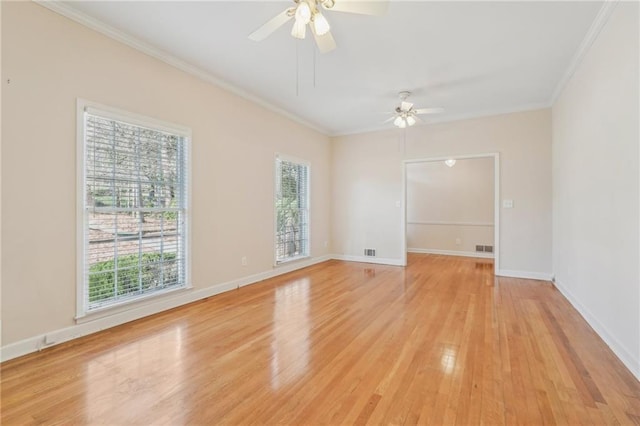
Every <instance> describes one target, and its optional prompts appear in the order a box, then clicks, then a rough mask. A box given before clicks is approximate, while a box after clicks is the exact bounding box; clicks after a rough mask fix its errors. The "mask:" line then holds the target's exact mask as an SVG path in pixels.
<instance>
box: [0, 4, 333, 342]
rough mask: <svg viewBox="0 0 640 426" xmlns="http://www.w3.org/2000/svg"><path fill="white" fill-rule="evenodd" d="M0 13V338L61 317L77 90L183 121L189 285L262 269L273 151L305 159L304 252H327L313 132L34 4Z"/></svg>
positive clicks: (43, 328) (324, 191)
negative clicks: (187, 145) (307, 216)
mask: <svg viewBox="0 0 640 426" xmlns="http://www.w3.org/2000/svg"><path fill="white" fill-rule="evenodd" d="M2 9H3V10H2V12H3V13H2V73H3V86H4V87H3V89H4V90H3V92H2V122H3V124H4V126H3V127H2V150H3V155H2V227H3V229H4V233H3V235H2V256H3V257H2V264H3V268H2V292H3V298H2V337H3V344H5V345H6V344H9V343H12V342H16V341H18V340H21V339H26V338H30V337H33V336H36V335H38V334H41V333H46V332H49V331H51V330H58V329H61V328H64V327H68V326H71V325H73V324H74V319H73V317H74V315H75V295H76V220H77V218H76V165H75V164H76V163H75V161H76V99H77V98H78V97H80V98H85V99H88V100H91V101H94V102H99V103H102V104H104V105H108V106H111V107H115V108H120V109H123V110H126V111H130V112H133V113H137V114H141V115H145V116H150V117H154V118H157V119H161V120H167V121H170V122H174V123H177V124H181V125H184V126H188V127H190V128H191V129H192V131H193V145H192V156H193V167H192V212H193V216H192V267H193V270H192V279H193V285H194V287H195V289H196V290H197V289H202V288H207V287H210V286H213V285H216V284H219V283H224V282H227V281H229V280H233V279H237V278H240V277H245V276H249V275H252V274H256V273H260V272H264V271H271V270H272V265H273V239H274V238H273V228H274V226H273V182H274V179H273V173H274V155H275V153H276V152H281V153H285V154H288V155H291V156H294V157H297V158H301V159H306V160H308V161H310V163H311V178H312V181H311V206H312V212H311V220H312V224H311V230H312V234H311V241H312V246H311V254H312V256H321V255H324V254H328V253H329V249H328V248H326V247H325V244H324V242H325V241H329V239H330V238H329V237H330V235H329V234H330V211H329V205H330V186H329V184H330V179H329V170H330V169H329V162H330V143H329V140H328V138H327V137H326V136H324V135H321V134H319V133H317V132H315V131H313V130H310V129H308V128H305V127H304V126H301V125H299V124H296V123H294V122H292V121H290V120H288V119H286V118H284V117H282V116H280V115H277V114H275V113H272V112H270V111H267V110H265V109H264V108H262V107H259V106H257V105H256V104H254V103H251V102H249V101H246V100H243V99H241V98H239V97H237V96H235V95H233V94H230V93H229V92H226V91H225V90H222V89H220V88H217V87H215V86H213V85H210V84H208V83H205V82H203V81H201V80H199V79H197V78H195V77H193V76H191V75H188V74H186V73H184V72H182V71H179V70H177V69H175V68H173V67H171V66H168V65H166V64H164V63H162V62H160V61H158V60H156V59H153V58H151V57H148V56H146V55H144V54H142V53H140V52H138V51H136V50H133V49H131V48H129V47H126V46H124V45H122V44H120V43H118V42H116V41H114V40H111V39H109V38H107V37H105V36H103V35H100V34H98V33H96V32H94V31H91V30H89V29H87V28H85V27H83V26H81V25H79V24H77V23H74V22H72V21H70V20H68V19H66V18H64V17H61V16H59V15H57V14H55V13H53V12H51V11H49V10H47V9H45V8H43V7H41V6H38V5H36V4H35V3H31V2H27V3H14V2H2ZM7 78H10V79H11V84H10V85H5V84H4V81H6V79H7ZM242 256H246V257H247V258H248V263H249V264H248V266H244V267H243V266H241V262H240V259H241V257H242Z"/></svg>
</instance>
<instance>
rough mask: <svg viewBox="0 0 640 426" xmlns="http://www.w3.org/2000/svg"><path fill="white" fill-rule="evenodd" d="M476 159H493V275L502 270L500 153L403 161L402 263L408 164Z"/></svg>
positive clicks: (405, 225)
mask: <svg viewBox="0 0 640 426" xmlns="http://www.w3.org/2000/svg"><path fill="white" fill-rule="evenodd" d="M474 158H493V246H494V250H493V273H494V275H497V273H498V271H499V270H500V153H499V152H490V153H486V154H469V155H450V156H446V157H429V158H417V159H411V160H403V161H402V203H401V207H402V212H401V216H402V225H401V229H402V238H401V240H402V254H403V257H402V261H403V265H404V266H406V265H407V164H412V163H430V162H435V161H445V160H449V159H454V160H470V159H474Z"/></svg>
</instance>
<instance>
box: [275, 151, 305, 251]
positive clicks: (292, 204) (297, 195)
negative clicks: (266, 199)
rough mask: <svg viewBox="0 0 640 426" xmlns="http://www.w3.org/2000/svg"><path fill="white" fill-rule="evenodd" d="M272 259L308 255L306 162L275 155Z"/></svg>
mask: <svg viewBox="0 0 640 426" xmlns="http://www.w3.org/2000/svg"><path fill="white" fill-rule="evenodd" d="M275 206H276V244H275V250H276V263H281V262H285V261H288V260H293V259H297V258H301V257H306V256H309V166H308V165H306V164H304V163H301V162H296V161H288V160H285V159H282V158H276V199H275Z"/></svg>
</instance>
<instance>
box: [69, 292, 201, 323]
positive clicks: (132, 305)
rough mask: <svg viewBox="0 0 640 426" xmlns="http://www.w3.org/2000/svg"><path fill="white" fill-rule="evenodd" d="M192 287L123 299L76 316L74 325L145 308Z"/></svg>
mask: <svg viewBox="0 0 640 426" xmlns="http://www.w3.org/2000/svg"><path fill="white" fill-rule="evenodd" d="M192 288H193V287H192V286H190V285H185V286H183V287H176V288H170V289H166V290H162V291H158V292H156V293H151V294H145V295H139V296H133V297H131V298H127V299H124V300H122V301H119V302H117V303H113V304H110V305H106V306H101V307H99V308H94V309H91V310H90V311H87V312H84V313H82V314H78V315H76V317H75V318H74V319H75V321H76V324H82V323H85V322H89V321H94V320H97V319H100V318H105V317H108V316H111V315H116V314H120V313H122V312H127V311H131V310H134V309H138V308H142V307H145V306H147V305H149V304H151V303H152V302H154V301H157V300H158V299H162V298H163V297H166V296H169V295H175V294H179V293H183V292H187V291H189V290H191V289H192Z"/></svg>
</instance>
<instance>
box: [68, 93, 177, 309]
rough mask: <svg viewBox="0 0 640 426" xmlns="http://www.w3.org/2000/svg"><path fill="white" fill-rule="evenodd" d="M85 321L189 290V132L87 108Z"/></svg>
mask: <svg viewBox="0 0 640 426" xmlns="http://www.w3.org/2000/svg"><path fill="white" fill-rule="evenodd" d="M81 114H82V134H81V135H82V141H81V142H82V143H81V153H80V155H79V159H80V161H81V162H82V169H81V170H82V176H81V177H80V178H79V179H81V182H79V183H80V185H81V192H82V195H81V196H82V199H83V203H82V204H83V205H82V216H81V217H82V218H83V223H82V225H83V229H82V232H81V235H82V236H83V237H84V238H83V241H82V253H81V257H82V258H81V260H80V263H81V267H80V274H81V277H79V282H80V283H81V284H80V285H81V288H79V293H78V296H79V302H80V303H79V307H78V311H79V312H78V315H79V316H82V315H84V314H86V313H88V312H91V311H95V310H97V309H100V308H104V307H107V306H113V305H116V304H121V303H124V302H127V301H131V300H136V299H140V298H142V297H146V296H148V295H151V294H157V293H159V292H166V291H168V290H172V289H176V288H182V287H185V286H186V284H187V273H188V271H187V261H186V260H187V221H188V218H187V196H188V194H187V172H188V171H187V144H188V142H189V131H188V129H179V128H175V127H171V125H167V124H164V123H154V122H153V121H152V120H150V119H140V118H137V117H134V116H132V115H129V114H126V113H120V112H114V111H112V110H109V109H105V110H101V109H97V108H92V107H82V106H81Z"/></svg>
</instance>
